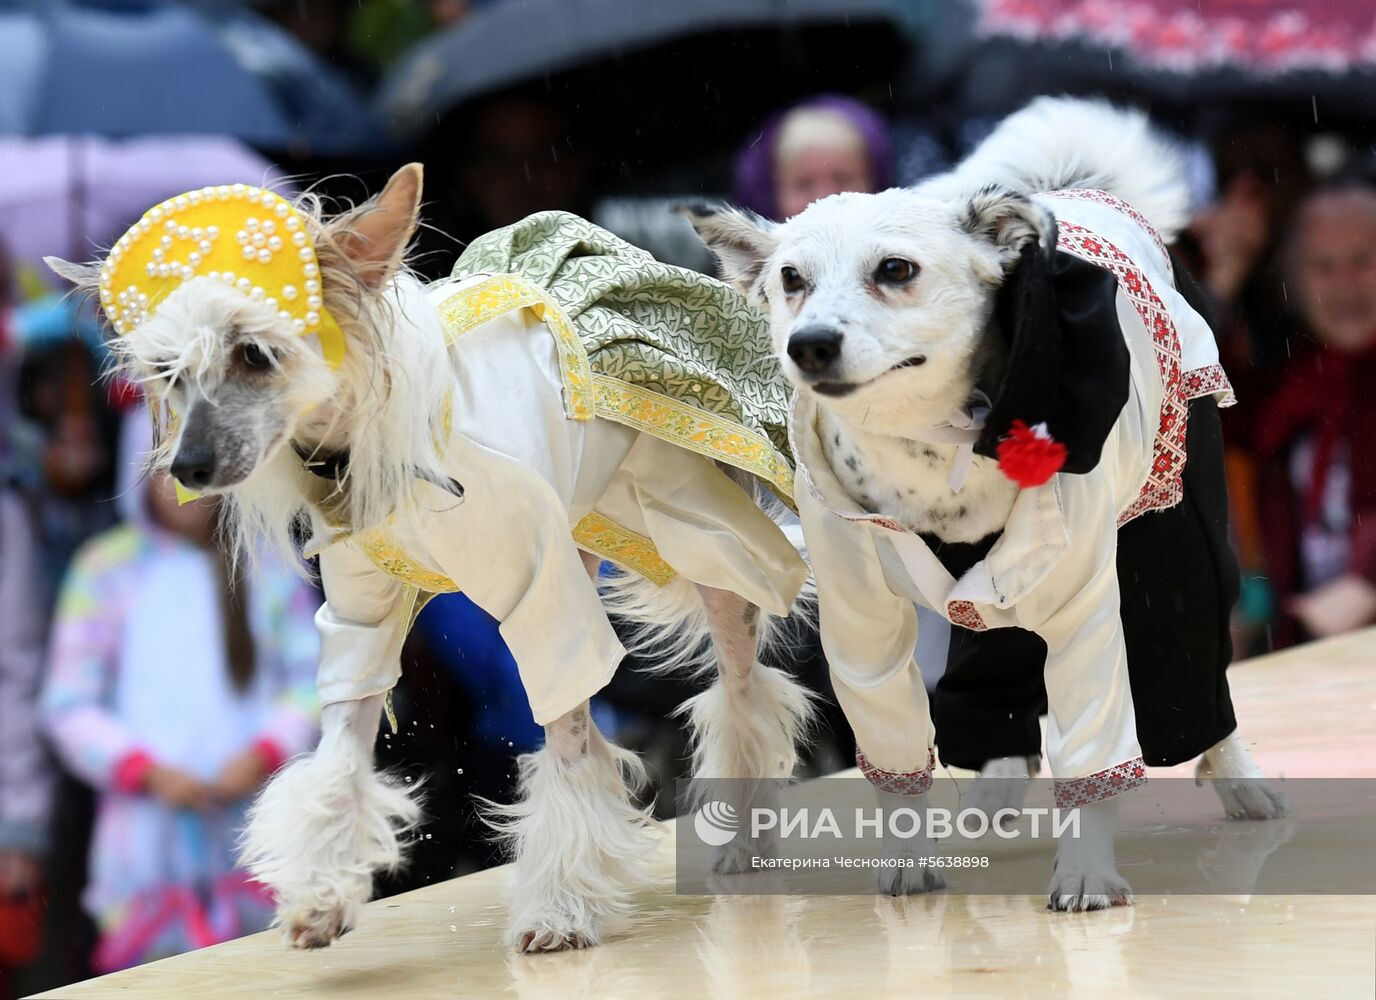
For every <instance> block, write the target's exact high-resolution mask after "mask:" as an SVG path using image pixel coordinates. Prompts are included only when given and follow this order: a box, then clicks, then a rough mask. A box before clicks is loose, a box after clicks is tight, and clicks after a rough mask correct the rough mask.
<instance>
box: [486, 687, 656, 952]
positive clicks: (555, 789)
mask: <svg viewBox="0 0 1376 1000" xmlns="http://www.w3.org/2000/svg"><path fill="white" fill-rule="evenodd" d="M518 765H519V768H520V784H519V787H520V794H519V797H518V798H517V801H516V802H514V803H513V804H512V805H510V806H498V805H495V804H491V803H489V804H488V807H487V809H486V818H487V820H488V822H489V823H490V824H491V825H492V826H493V827H494V828H495V829H496V830H497V831H498V832H499V833H500V834H501V835H502V836H503V838H504V839H505V840H506V842H507V845H508V847H509V848H510V850H511V853H512V855H513V862H514V863H513V866H512V879H511V885H510V889H509V895H510V925H509V928H508V937H509V941H510V943H511V944H512V946H514V947H515V949H516V951H518V952H525V953H531V952H542V951H562V950H564V949H566V948H584V947H587V946H589V945H594V944H597V943H598V942H599V941H600V940H601V938H602V934H603V931H604V929H605V925H606V923H607V921H608V920H610V919H611V918H613V917H616V916H618V915H620V914H622V913H624V912H625V911H626V910H627V908H628V905H629V901H628V897H629V890H630V889H632V888H634V887H636V886H637V885H639V884H642V883H643V882H644V881H645V876H644V864H645V861H646V857H647V855H648V853H649V851H650V849H651V848H652V846H653V843H654V840H653V828H652V825H651V822H650V819H649V816H648V814H647V813H646V812H645V811H644V810H641V809H639V808H637V807H636V806H635V805H634V803H633V802H632V801H631V795H630V791H629V787H628V786H630V787H638V786H640V785H642V784H643V783H644V779H645V771H644V767H643V765H642V764H641V762H640V760H639V758H637V757H636V755H635V754H634V753H632V752H631V751H629V750H624V749H622V748H620V747H618V746H615V745H614V744H612V743H610V742H609V741H608V740H607V739H606V738H605V737H603V735H602V734H601V733H600V732H599V731H598V729H597V725H596V724H595V723H594V722H593V720H592V717H591V714H590V713H589V711H588V705H587V703H586V702H585V703H583V704H582V705H580V706H579V707H578V708H576V709H574V710H573V711H572V712H569V713H568V714H567V715H565V716H563V717H562V718H560V719H557V720H556V721H555V722H553V723H551V724H550V725H548V726H546V727H545V745H544V746H543V747H542V748H541V749H539V750H537V751H535V752H534V753H528V754H524V755H522V756H521V757H520V759H519V761H518Z"/></svg>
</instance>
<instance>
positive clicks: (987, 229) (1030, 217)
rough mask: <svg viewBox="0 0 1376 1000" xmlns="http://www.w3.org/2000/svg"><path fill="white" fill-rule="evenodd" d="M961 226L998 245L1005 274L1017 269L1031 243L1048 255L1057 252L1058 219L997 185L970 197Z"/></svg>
mask: <svg viewBox="0 0 1376 1000" xmlns="http://www.w3.org/2000/svg"><path fill="white" fill-rule="evenodd" d="M960 223H961V226H962V227H963V228H964V229H965V231H966V232H968V233H971V234H972V235H974V236H978V237H980V238H981V239H986V240H988V241H989V242H991V243H992V244H994V247H995V248H996V249H997V250H998V251H999V258H1000V260H1001V262H1002V264H1003V269H1004V271H1008V270H1011V269H1012V268H1013V267H1014V266H1016V264H1017V263H1018V260H1019V258H1020V256H1021V254H1022V249H1023V247H1025V246H1027V244H1029V243H1034V242H1035V243H1036V244H1037V245H1038V246H1039V247H1041V249H1042V252H1043V253H1046V254H1050V253H1052V252H1053V251H1054V250H1055V248H1056V217H1055V216H1054V215H1052V214H1051V213H1050V212H1049V211H1047V210H1046V209H1045V208H1042V207H1041V206H1040V205H1038V204H1037V203H1036V202H1035V201H1033V200H1032V199H1031V198H1029V197H1028V196H1027V195H1025V194H1020V193H1018V192H1017V191H1010V190H1009V189H1008V188H1003V187H999V186H997V185H993V184H991V185H989V186H987V187H983V188H980V189H979V190H978V191H976V192H975V193H974V195H972V196H971V197H970V199H969V201H967V202H966V204H965V208H964V210H963V211H962V213H961V219H960ZM996 280H997V279H996Z"/></svg>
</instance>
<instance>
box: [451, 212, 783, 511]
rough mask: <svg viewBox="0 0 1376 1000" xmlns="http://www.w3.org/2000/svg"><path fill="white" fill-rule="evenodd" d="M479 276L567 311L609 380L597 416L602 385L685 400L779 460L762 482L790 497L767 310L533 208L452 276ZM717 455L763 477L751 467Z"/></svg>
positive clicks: (490, 237)
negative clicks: (504, 280)
mask: <svg viewBox="0 0 1376 1000" xmlns="http://www.w3.org/2000/svg"><path fill="white" fill-rule="evenodd" d="M479 274H489V275H503V274H506V275H516V276H518V277H520V278H523V279H524V280H525V281H526V282H529V283H530V284H532V285H535V286H537V287H538V288H540V289H543V290H544V291H545V292H546V293H547V294H548V295H549V297H550V298H551V299H553V301H554V302H555V303H556V304H557V305H558V306H559V307H560V308H561V309H562V310H563V312H564V313H565V315H566V316H567V317H568V319H569V320H570V321H571V323H572V326H573V328H574V330H575V332H576V334H577V336H578V338H579V340H581V342H582V344H583V347H584V349H585V350H586V352H587V356H588V361H589V363H590V365H591V369H592V371H593V373H594V375H595V376H608V377H609V378H605V379H603V378H599V380H598V381H599V388H598V412H599V415H602V416H610V417H611V418H612V419H618V416H617V414H615V413H611V412H603V410H604V403H607V402H608V396H609V394H610V392H611V390H610V389H608V390H607V391H604V389H605V388H606V387H611V386H614V385H615V384H616V383H629V384H630V385H632V386H635V387H638V388H639V389H641V390H644V391H645V392H648V393H653V394H655V395H656V396H658V397H660V398H662V397H668V399H669V400H671V401H673V402H674V403H675V404H677V409H679V410H680V411H681V410H683V407H684V406H685V405H686V406H688V407H692V408H693V409H694V410H696V411H702V412H704V413H705V414H707V415H710V416H711V417H713V418H716V423H715V424H714V426H718V425H720V424H722V423H723V422H724V423H726V424H730V425H736V426H737V427H738V428H739V429H740V430H741V431H742V432H743V433H745V434H748V435H749V436H750V437H751V438H755V439H758V440H759V442H760V444H761V445H762V446H764V447H767V448H768V450H770V451H772V452H773V453H774V454H773V458H774V461H775V462H776V463H777V464H779V465H780V466H781V467H780V468H779V469H778V470H777V471H778V474H777V475H768V474H766V475H764V476H763V478H766V479H770V480H773V481H774V485H775V486H776V488H782V489H783V490H784V492H785V494H786V495H787V494H789V493H791V486H792V469H793V460H792V455H791V453H790V451H789V445H788V432H787V428H786V422H787V414H788V402H789V396H790V391H789V387H788V383H787V381H786V380H785V379H784V376H783V373H782V372H781V370H780V368H779V365H778V362H777V361H776V360H775V358H774V357H773V354H772V352H771V350H770V341H769V330H768V325H767V323H766V321H765V319H764V317H763V316H762V315H761V314H760V313H759V311H758V310H757V309H755V308H754V306H752V305H751V304H750V303H749V302H748V301H747V300H746V299H745V297H744V296H743V295H741V294H740V293H739V292H737V291H736V290H735V289H734V288H732V287H731V286H729V285H726V284H724V283H722V282H720V281H717V280H715V279H713V278H709V277H706V276H705V275H702V274H699V273H698V272H696V271H690V270H687V269H685V268H681V267H674V266H672V265H669V264H664V263H661V262H660V261H657V260H655V258H654V257H652V256H651V255H650V254H649V253H647V252H646V251H644V250H641V249H639V248H638V247H634V246H632V245H631V244H629V243H627V242H626V241H625V240H622V239H620V238H619V237H617V236H614V235H613V234H611V233H609V232H607V231H606V230H605V229H602V228H600V227H598V226H595V225H593V224H592V223H591V222H588V221H587V220H585V219H581V218H579V217H578V216H576V215H571V214H569V213H567V212H540V213H538V214H536V215H532V216H530V217H529V218H526V219H524V220H522V221H521V222H518V223H516V224H515V225H512V226H507V227H506V228H504V229H498V230H494V231H493V232H491V233H488V234H486V235H485V236H482V237H480V238H479V239H477V240H475V241H473V243H472V244H470V245H469V247H468V249H467V250H465V251H464V253H463V256H462V257H460V258H459V261H458V263H457V264H455V266H454V271H453V276H454V277H455V278H467V277H470V276H473V275H479ZM622 395H625V393H622ZM638 398H641V397H639V396H638ZM608 408H610V405H609V407H608ZM625 422H627V423H631V422H633V421H630V420H626V421H625ZM642 429H647V430H651V431H652V432H654V429H653V428H650V427H645V428H642ZM676 433H677V434H678V436H679V437H683V438H685V439H686V438H687V437H689V436H691V435H692V432H691V431H688V430H682V431H678V432H676ZM660 436H663V437H666V438H670V439H671V440H672V439H673V435H671V434H668V433H665V434H661V435H660ZM699 450H701V449H699ZM715 457H717V458H720V459H721V460H723V461H726V462H729V463H731V464H735V465H738V466H739V467H741V468H746V469H747V470H748V471H752V472H756V473H757V474H760V466H759V463H748V462H746V461H735V460H733V458H732V457H731V455H730V454H718V455H716V456H715ZM752 464H753V467H752ZM781 480H782V481H781Z"/></svg>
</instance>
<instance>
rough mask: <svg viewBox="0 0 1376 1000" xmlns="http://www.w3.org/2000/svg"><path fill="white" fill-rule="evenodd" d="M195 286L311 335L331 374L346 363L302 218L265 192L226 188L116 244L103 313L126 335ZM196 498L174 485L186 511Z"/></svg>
mask: <svg viewBox="0 0 1376 1000" xmlns="http://www.w3.org/2000/svg"><path fill="white" fill-rule="evenodd" d="M195 278H206V279H209V280H211V281H218V282H221V283H222V284H223V285H224V286H225V287H226V288H232V289H234V290H235V291H237V292H239V293H241V294H242V295H244V296H245V297H246V298H248V299H250V300H252V301H254V302H258V303H261V304H262V306H263V308H264V309H267V310H271V311H272V312H274V313H276V315H277V318H278V319H279V320H280V321H281V322H283V323H286V324H290V326H291V327H292V329H293V330H295V332H296V333H297V335H298V336H302V337H315V338H316V340H317V342H318V343H319V344H320V353H321V356H322V357H323V358H324V359H325V363H326V364H328V365H329V366H330V367H331V368H332V369H337V368H338V367H339V366H340V365H341V364H342V363H343V362H344V331H343V330H342V329H340V326H339V323H338V322H336V321H335V318H334V317H333V316H331V315H330V312H329V310H328V309H326V308H325V299H324V292H323V291H322V286H321V276H320V263H319V261H318V260H317V259H316V254H315V245H314V243H313V242H312V241H311V236H310V232H309V228H308V226H307V223H306V220H305V219H304V218H302V216H301V214H300V213H299V212H297V211H296V209H295V208H294V207H293V206H292V204H291V202H289V201H287V199H285V198H283V197H282V196H281V195H279V194H277V193H275V192H273V191H267V190H265V189H263V188H256V187H249V186H247V185H244V184H223V185H220V186H218V187H204V188H200V189H199V190H196V191H188V192H187V193H186V194H179V195H177V196H176V197H175V198H168V199H167V200H166V201H164V202H162V203H161V204H159V205H155V206H154V207H153V208H150V209H149V210H148V211H147V212H145V213H144V215H143V218H141V219H139V221H138V222H136V223H134V225H132V226H131V227H130V228H129V230H128V231H127V232H126V233H125V234H124V235H123V236H121V237H120V238H119V239H118V240H116V241H115V245H114V246H113V247H111V248H110V253H109V255H108V256H107V257H106V258H105V262H104V263H103V264H102V265H101V268H100V305H101V308H102V309H103V311H104V312H105V316H106V318H107V319H108V320H109V321H110V325H111V326H113V327H114V328H115V332H116V333H118V334H125V333H128V332H130V331H131V330H134V329H136V328H137V327H138V326H139V325H140V324H142V323H144V322H146V321H147V320H148V319H149V318H150V317H151V316H152V315H153V314H154V313H156V312H157V310H158V307H159V306H160V305H161V304H162V302H163V301H164V300H165V299H166V298H167V297H168V296H169V295H171V294H172V293H173V292H174V291H176V290H177V289H178V288H180V287H181V286H182V285H183V284H185V283H186V282H188V281H191V280H192V279H195ZM195 497H196V494H194V493H192V492H191V491H189V490H186V489H183V488H182V486H181V484H180V483H178V484H177V498H178V499H179V500H180V501H181V502H182V503H186V502H187V501H188V500H192V499H195Z"/></svg>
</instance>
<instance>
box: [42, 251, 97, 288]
mask: <svg viewBox="0 0 1376 1000" xmlns="http://www.w3.org/2000/svg"><path fill="white" fill-rule="evenodd" d="M43 263H45V264H47V265H48V268H49V269H50V270H51V271H52V272H53V273H54V274H56V275H57V276H58V277H60V278H66V279H67V280H68V281H70V282H71V283H72V284H73V285H76V287H77V288H78V289H81V290H88V289H91V288H95V287H96V285H97V284H99V279H100V265H99V264H73V263H72V262H71V261H69V260H63V259H62V258H61V257H44V258H43Z"/></svg>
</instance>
